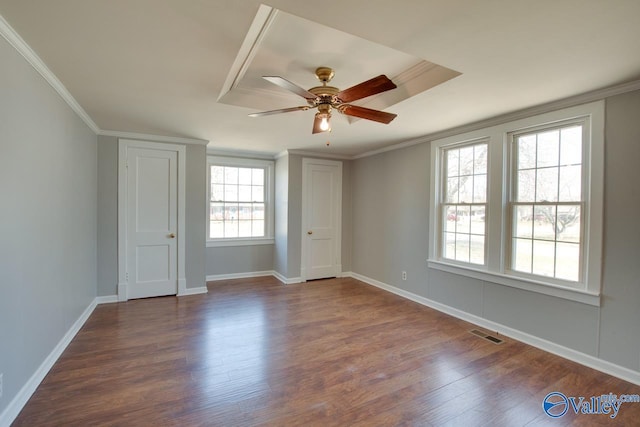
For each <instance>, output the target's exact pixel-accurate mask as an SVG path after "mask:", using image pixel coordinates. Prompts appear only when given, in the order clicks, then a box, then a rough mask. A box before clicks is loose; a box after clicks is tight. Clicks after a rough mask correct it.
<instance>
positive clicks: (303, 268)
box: [300, 157, 343, 282]
mask: <svg viewBox="0 0 640 427" xmlns="http://www.w3.org/2000/svg"><path fill="white" fill-rule="evenodd" d="M310 164H316V165H323V166H331V167H337V172H338V181H339V185H338V191H337V194H336V198H337V199H338V200H336V211H335V212H334V215H337V221H336V236H335V237H336V242H335V251H336V252H335V253H336V259H335V264H334V267H335V269H336V272H335V273H336V277H339V276H340V275H341V274H342V167H343V166H342V162H341V161H339V160H325V159H314V158H309V157H303V158H302V215H301V217H302V221H301V233H300V235H301V237H300V240H301V246H300V258H301V259H300V277H301V280H302V282H306V281H307V262H306V257H307V246H306V241H307V240H306V239H305V237H306V235H307V221H308V219H307V209H306V208H307V204H308V203H309V201H308V196H307V192H306V191H305V189H306V187H307V168H308V167H309V165H310Z"/></svg>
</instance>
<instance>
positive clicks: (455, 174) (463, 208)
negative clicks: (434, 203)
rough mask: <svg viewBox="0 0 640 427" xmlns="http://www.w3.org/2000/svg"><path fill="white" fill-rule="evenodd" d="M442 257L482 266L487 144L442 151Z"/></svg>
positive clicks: (484, 231) (483, 259) (483, 260)
mask: <svg viewBox="0 0 640 427" xmlns="http://www.w3.org/2000/svg"><path fill="white" fill-rule="evenodd" d="M443 154H444V156H443V162H444V165H443V174H444V175H445V176H444V177H443V180H442V184H443V185H444V187H445V188H444V190H443V191H442V198H443V200H442V204H441V210H440V212H441V215H442V217H441V218H442V231H443V237H442V242H443V243H442V257H443V258H446V259H450V260H454V261H462V262H468V263H472V264H484V263H485V256H484V254H485V245H484V242H485V234H486V227H485V221H484V220H485V213H486V209H487V207H486V206H487V143H486V142H482V143H476V144H472V145H465V146H462V147H458V146H455V147H452V148H447V149H445V150H443Z"/></svg>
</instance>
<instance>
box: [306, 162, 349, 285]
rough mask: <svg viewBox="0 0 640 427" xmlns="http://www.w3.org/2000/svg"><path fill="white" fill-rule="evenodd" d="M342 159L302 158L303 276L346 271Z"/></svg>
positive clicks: (310, 278) (332, 274)
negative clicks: (343, 252)
mask: <svg viewBox="0 0 640 427" xmlns="http://www.w3.org/2000/svg"><path fill="white" fill-rule="evenodd" d="M341 223H342V163H341V162H336V161H329V160H317V159H302V267H301V273H302V279H303V280H314V279H322V278H327V277H336V276H338V275H339V274H340V273H341V272H342V260H341V250H340V249H341V233H342V230H341Z"/></svg>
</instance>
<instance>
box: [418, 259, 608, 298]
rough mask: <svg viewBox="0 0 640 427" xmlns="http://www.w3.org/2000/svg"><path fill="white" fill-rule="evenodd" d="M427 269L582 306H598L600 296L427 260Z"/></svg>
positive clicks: (552, 284) (582, 290)
mask: <svg viewBox="0 0 640 427" xmlns="http://www.w3.org/2000/svg"><path fill="white" fill-rule="evenodd" d="M427 265H428V266H429V268H433V269H435V270H440V271H446V272H448V273H452V274H459V275H461V276H466V277H471V278H474V279H478V280H483V281H485V282H490V283H496V284H499V285H504V286H510V287H512V288H518V289H523V290H526V291H530V292H536V293H539V294H544V295H550V296H553V297H558V298H563V299H567V300H570V301H576V302H580V303H583V304H588V305H593V306H596V307H599V306H600V294H595V293H592V292H588V291H586V290H584V289H575V288H569V287H566V286H562V285H557V284H555V283H545V282H540V281H535V280H530V279H527V278H524V277H517V276H511V275H507V274H502V273H495V272H489V271H486V270H481V269H476V268H473V267H467V266H461V265H457V264H451V263H447V262H443V261H440V260H431V259H429V260H427Z"/></svg>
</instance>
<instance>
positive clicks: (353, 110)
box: [338, 104, 397, 124]
mask: <svg viewBox="0 0 640 427" xmlns="http://www.w3.org/2000/svg"><path fill="white" fill-rule="evenodd" d="M338 110H339V111H340V112H341V113H342V114H346V115H347V116H353V117H360V118H361V119H367V120H373V121H374V122H380V123H384V124H389V123H391V120H393V119H395V118H396V117H397V114H392V113H387V112H385V111H380V110H372V109H371V108H364V107H359V106H357V105H344V104H343V105H341V106H340V107H339V108H338Z"/></svg>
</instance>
